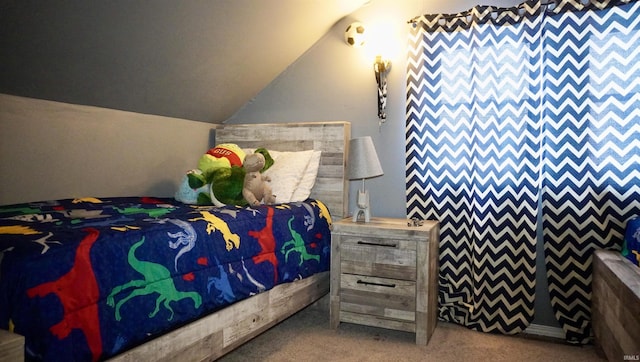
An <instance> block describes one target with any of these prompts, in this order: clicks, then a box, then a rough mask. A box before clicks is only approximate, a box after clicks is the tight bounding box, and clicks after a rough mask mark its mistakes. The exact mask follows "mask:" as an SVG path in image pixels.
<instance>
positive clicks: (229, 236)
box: [189, 211, 240, 251]
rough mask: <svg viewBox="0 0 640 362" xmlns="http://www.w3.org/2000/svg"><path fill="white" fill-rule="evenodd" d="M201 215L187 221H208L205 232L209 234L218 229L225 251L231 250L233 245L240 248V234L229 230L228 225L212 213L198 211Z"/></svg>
mask: <svg viewBox="0 0 640 362" xmlns="http://www.w3.org/2000/svg"><path fill="white" fill-rule="evenodd" d="M198 212H199V213H200V215H202V217H197V218H195V219H189V221H197V220H204V221H206V222H207V223H208V225H207V234H209V235H211V233H212V232H214V231H216V230H220V233H222V237H223V238H224V241H225V244H226V247H227V251H231V249H233V247H234V246H235V247H236V249H238V248H240V236H238V234H234V233H232V232H231V230H229V225H227V223H226V222H224V220H222V219H221V218H219V217H217V216H215V215H213V214H212V213H210V212H209V211H198Z"/></svg>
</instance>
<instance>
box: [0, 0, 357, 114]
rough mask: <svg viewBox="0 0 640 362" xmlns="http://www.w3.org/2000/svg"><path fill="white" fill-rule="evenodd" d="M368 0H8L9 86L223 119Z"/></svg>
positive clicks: (3, 4) (1, 75) (0, 7)
mask: <svg viewBox="0 0 640 362" xmlns="http://www.w3.org/2000/svg"><path fill="white" fill-rule="evenodd" d="M368 2H369V1H367V0H206V1H196V0H182V1H172V0H162V1H143V0H135V1H131V0H113V1H86V0H78V1H22V0H0V54H2V56H0V93H9V94H15V95H22V96H28V97H34V98H42V99H50V100H57V101H62V102H69V103H78V104H88V105H95V106H101V107H109V108H117V109H124V110H130V111H135V112H142V113H152V114H161V115H167V116H174V117H181V118H189V119H195V120H201V121H207V122H214V123H219V122H222V121H224V120H225V119H227V118H228V117H229V116H231V115H232V114H233V113H234V112H236V111H237V110H238V109H239V108H240V107H242V105H244V104H245V103H247V102H248V101H250V100H251V99H252V98H253V97H254V96H255V95H256V94H257V93H258V92H259V91H260V90H262V89H263V88H264V87H265V86H266V85H268V84H269V82H271V81H272V80H273V79H275V78H276V77H277V76H278V75H279V74H280V73H281V72H282V71H283V70H285V69H286V68H287V66H289V65H290V64H291V63H292V62H294V61H295V60H296V59H297V58H298V57H300V56H301V55H302V54H304V52H305V51H306V50H307V49H309V48H310V47H311V46H313V44H314V43H315V42H316V41H317V40H319V39H320V38H321V37H322V36H323V35H324V34H326V33H327V31H328V30H329V29H330V28H331V27H332V26H333V25H334V24H335V23H336V22H338V21H339V20H340V19H342V18H343V17H345V16H347V15H348V14H350V13H352V12H353V11H355V10H357V9H358V8H359V7H361V6H363V4H365V3H368Z"/></svg>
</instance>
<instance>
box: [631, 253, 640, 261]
mask: <svg viewBox="0 0 640 362" xmlns="http://www.w3.org/2000/svg"><path fill="white" fill-rule="evenodd" d="M631 252H632V253H633V255H635V256H636V260H637V261H638V264H640V253H639V252H638V251H637V250H632V251H631Z"/></svg>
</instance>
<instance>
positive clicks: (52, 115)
mask: <svg viewBox="0 0 640 362" xmlns="http://www.w3.org/2000/svg"><path fill="white" fill-rule="evenodd" d="M213 127H214V125H212V124H211V123H204V122H195V121H187V120H183V119H176V118H169V117H163V116H155V115H148V114H140V113H132V112H125V111H119V110H113V109H106V108H97V107H90V106H81V105H74V104H67V103H59V102H51V101H45V100H40V99H32V98H24V97H16V96H11V95H6V94H0V155H1V156H0V175H2V178H1V179H0V205H5V204H13V203H20V202H28V201H41V200H53V199H62V198H78V197H89V196H93V197H105V196H165V197H172V196H173V195H174V193H175V191H176V189H177V188H178V185H179V182H180V181H181V179H182V177H183V176H184V174H185V173H186V171H187V170H190V169H192V168H195V167H197V164H198V159H199V158H200V156H202V154H203V153H204V152H206V151H207V150H208V149H209V147H210V144H212V143H213V142H212V137H213V136H212V133H211V129H212V128H213Z"/></svg>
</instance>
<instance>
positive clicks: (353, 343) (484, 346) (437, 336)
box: [220, 305, 606, 362]
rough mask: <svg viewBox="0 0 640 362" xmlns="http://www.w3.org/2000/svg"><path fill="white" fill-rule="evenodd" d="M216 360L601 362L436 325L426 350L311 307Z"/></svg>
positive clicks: (560, 348)
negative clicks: (332, 319) (334, 323)
mask: <svg viewBox="0 0 640 362" xmlns="http://www.w3.org/2000/svg"><path fill="white" fill-rule="evenodd" d="M220 361H223V362H234V361H242V362H246V361H278V362H280V361H347V362H349V361H363V362H364V361H367V362H368V361H393V362H403V361H434V362H435V361H437V362H447V361H541V362H543V361H544V362H553V361H580V362H591V361H593V362H602V361H606V359H604V358H603V357H600V356H599V355H598V354H597V353H596V351H595V348H594V347H593V346H591V345H587V346H573V345H568V344H565V343H564V342H563V341H556V340H541V339H539V338H531V337H523V336H505V335H499V334H489V333H482V332H476V331H472V330H469V329H467V328H465V327H462V326H459V325H455V324H450V323H444V322H438V325H437V327H436V329H435V332H434V334H433V336H432V337H431V339H430V340H429V343H428V344H427V346H416V345H415V335H414V334H412V333H407V332H400V331H393V330H387V329H381V328H375V327H367V326H361V325H355V324H350V323H341V324H340V326H339V327H338V329H336V330H333V329H331V328H329V312H328V310H327V309H326V308H324V307H319V306H317V305H314V306H310V307H308V308H306V309H304V310H302V311H300V312H298V313H297V314H295V315H293V316H292V317H290V318H289V319H287V320H285V321H283V322H282V323H280V324H278V325H276V326H275V327H273V328H271V329H270V330H268V331H267V332H265V333H263V334H261V335H260V336H258V337H256V338H255V339H253V340H252V341H250V342H248V343H246V344H244V345H243V346H241V347H239V348H238V349H236V350H234V351H232V352H230V353H229V354H227V355H226V356H223V357H222V358H221V359H220Z"/></svg>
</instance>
